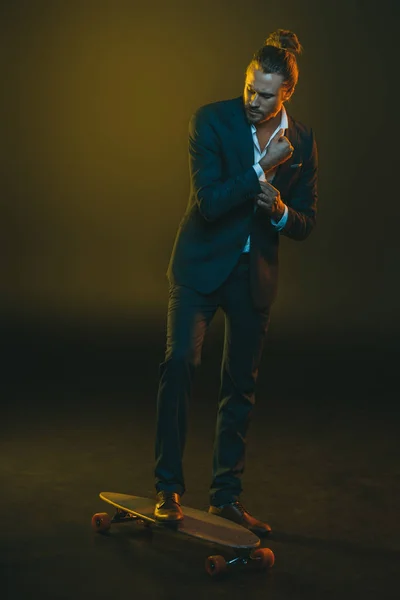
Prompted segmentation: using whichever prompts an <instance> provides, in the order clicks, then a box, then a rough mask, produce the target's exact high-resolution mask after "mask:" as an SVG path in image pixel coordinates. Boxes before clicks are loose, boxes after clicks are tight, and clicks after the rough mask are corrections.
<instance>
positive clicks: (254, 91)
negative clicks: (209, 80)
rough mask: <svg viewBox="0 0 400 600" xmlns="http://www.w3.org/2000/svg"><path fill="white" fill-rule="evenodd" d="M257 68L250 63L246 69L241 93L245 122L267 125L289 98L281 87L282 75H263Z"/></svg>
mask: <svg viewBox="0 0 400 600" xmlns="http://www.w3.org/2000/svg"><path fill="white" fill-rule="evenodd" d="M258 66H259V65H256V64H254V63H252V64H251V65H250V66H249V68H248V69H247V74H246V81H245V84H244V93H243V101H244V107H245V111H246V117H247V121H248V122H249V123H252V124H254V125H257V124H259V123H267V122H268V121H269V120H270V119H272V118H273V117H275V116H276V115H277V114H278V113H279V112H280V110H281V108H282V103H283V102H284V101H285V100H288V99H289V97H290V94H287V92H286V91H285V87H284V86H283V85H282V84H283V77H282V75H277V74H276V73H263V71H261V70H259V68H257V67H258ZM251 109H254V111H255V112H252V111H251Z"/></svg>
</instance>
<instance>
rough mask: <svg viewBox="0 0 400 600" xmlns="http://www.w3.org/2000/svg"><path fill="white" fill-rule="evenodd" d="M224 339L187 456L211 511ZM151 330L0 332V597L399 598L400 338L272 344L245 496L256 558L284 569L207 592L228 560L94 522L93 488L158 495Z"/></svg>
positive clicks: (158, 341) (204, 386) (211, 352)
mask: <svg viewBox="0 0 400 600" xmlns="http://www.w3.org/2000/svg"><path fill="white" fill-rule="evenodd" d="M151 325H153V327H151ZM221 327H222V325H221V322H220V324H219V325H218V324H217V325H216V326H215V328H214V330H213V331H212V332H210V335H209V338H208V340H206V342H205V345H204V349H203V363H202V365H201V367H200V370H201V371H200V372H199V374H198V375H197V376H196V377H197V379H196V380H195V387H194V393H193V399H192V406H191V413H190V431H189V441H188V446H187V450H186V454H185V472H186V480H187V492H186V494H185V496H184V498H183V504H186V505H188V506H192V507H194V508H200V509H207V506H208V504H207V502H208V494H207V492H208V485H209V483H210V473H211V470H210V469H211V451H212V441H213V430H214V422H215V411H216V404H215V401H216V396H217V390H218V382H219V365H220V355H221V349H222V328H221ZM141 331H142V330H141V329H140V328H139V327H136V328H135V327H126V328H114V329H113V328H108V329H107V328H105V329H104V328H101V327H99V326H98V327H97V328H90V327H87V328H86V327H85V326H82V325H80V326H76V327H74V326H69V327H61V326H59V327H57V326H55V325H54V324H53V325H51V326H47V327H45V326H44V327H38V326H37V325H36V326H32V327H31V328H29V327H25V328H24V327H20V328H19V329H18V328H15V327H14V328H12V327H10V328H9V330H8V331H7V332H6V335H5V336H4V337H3V341H5V348H6V350H7V352H6V354H5V360H4V361H3V367H4V377H3V384H2V388H3V391H2V397H3V413H2V419H1V437H0V440H1V442H0V443H1V446H0V448H1V453H0V467H1V469H0V478H1V479H0V484H1V489H2V494H1V496H0V510H1V514H2V518H3V521H2V527H1V529H2V533H1V538H0V539H1V542H0V569H1V582H2V585H1V587H2V593H1V596H2V597H3V598H7V600H16V599H20V598H21V599H22V598H27V597H29V598H41V599H42V600H45V599H52V600H54V599H68V600H69V599H71V600H72V599H74V600H80V599H82V600H83V599H85V600H88V599H91V598H96V599H103V598H104V599H106V598H107V599H109V598H111V597H112V598H126V597H132V598H134V597H136V598H140V599H147V598H148V599H154V600H158V599H163V600H175V599H180V598H182V599H183V598H185V599H186V598H199V599H200V598H206V597H208V598H209V599H213V598H229V599H230V600H231V599H235V598H243V595H257V596H258V595H259V594H262V595H263V596H262V597H267V598H268V600H287V599H290V600H292V599H293V600H303V599H304V600H305V599H307V600H310V599H314V598H315V599H318V600H322V599H324V600H330V599H332V600H333V599H334V600H336V599H338V600H339V599H340V600H344V599H352V600H354V599H358V598H360V599H361V598H362V599H363V600H369V599H372V598H374V599H376V598H379V599H380V600H389V599H393V600H394V599H395V598H396V599H398V598H399V597H400V591H399V582H398V580H399V565H400V563H399V559H400V536H399V534H400V519H399V505H400V504H399V489H400V460H399V458H400V452H399V412H400V411H399V402H398V399H399V394H398V390H397V389H396V387H397V385H396V383H397V376H396V369H397V364H396V359H395V357H396V344H395V340H391V341H390V342H387V341H386V340H385V339H384V338H380V339H379V340H378V342H377V341H376V340H375V342H374V341H371V340H370V341H369V342H366V340H365V339H364V340H358V341H357V340H354V339H352V341H351V343H350V342H349V341H348V340H347V341H346V340H345V339H341V340H335V342H334V343H333V342H332V341H331V340H329V342H328V337H327V336H323V335H322V334H321V335H319V336H318V335H316V336H314V337H312V336H311V337H307V341H305V337H304V336H300V335H297V336H296V335H294V334H293V335H292V336H291V337H289V336H287V335H286V336H281V337H280V336H279V335H278V334H277V333H276V332H275V334H271V337H270V340H269V344H268V345H267V346H266V349H265V352H264V355H263V362H262V365H261V368H260V374H259V380H258V387H257V402H256V407H255V410H254V416H253V421H252V423H251V427H250V432H249V437H248V451H247V463H246V471H245V475H244V480H243V483H244V494H243V497H242V500H243V502H244V504H245V505H246V506H247V508H248V510H249V511H250V512H251V513H252V514H254V515H255V516H257V517H259V518H261V519H264V520H266V521H267V522H269V523H270V525H271V526H272V529H273V533H272V535H271V536H270V537H269V538H268V539H264V540H263V541H262V545H263V546H267V547H269V548H271V549H272V550H273V552H274V554H275V559H276V562H275V565H274V566H273V567H272V568H271V569H270V570H268V571H266V572H250V571H249V570H246V569H243V570H237V571H235V572H232V573H230V574H229V575H228V576H226V577H222V578H219V579H215V578H211V577H210V576H209V575H208V574H207V573H206V572H205V569H204V560H205V558H206V557H207V556H208V555H209V554H213V553H216V552H217V551H218V552H220V550H219V549H215V548H213V547H209V546H207V545H205V544H202V543H198V542H196V541H195V540H190V539H187V538H183V537H179V536H176V537H175V536H170V535H168V534H166V533H164V532H159V531H158V530H157V531H152V530H148V529H145V528H143V527H140V526H138V525H137V524H132V523H127V524H121V525H117V526H114V528H113V529H112V530H111V532H110V533H109V534H108V535H100V534H98V533H95V532H93V531H92V529H91V517H92V515H93V513H94V512H98V511H104V510H106V511H107V510H109V509H108V507H107V506H106V505H105V504H104V503H103V502H102V501H101V500H100V498H99V492H100V491H117V492H123V493H132V494H135V495H140V496H149V495H150V496H151V497H153V495H154V489H153V481H152V468H153V439H154V417H155V395H156V391H157V372H158V363H159V362H160V361H161V360H162V354H163V350H164V346H163V345H164V337H163V336H164V332H163V329H162V326H161V327H159V326H158V325H156V324H154V323H153V324H150V323H149V324H148V328H147V330H146V332H145V333H142V332H141ZM200 373H201V374H200ZM3 590H4V591H5V592H6V594H5V595H4V592H3ZM264 594H265V596H264Z"/></svg>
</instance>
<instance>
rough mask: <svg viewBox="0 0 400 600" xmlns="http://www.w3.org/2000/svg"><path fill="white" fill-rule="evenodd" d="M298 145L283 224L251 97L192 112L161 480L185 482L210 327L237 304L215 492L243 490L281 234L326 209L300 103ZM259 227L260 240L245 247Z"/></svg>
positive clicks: (163, 370)
mask: <svg viewBox="0 0 400 600" xmlns="http://www.w3.org/2000/svg"><path fill="white" fill-rule="evenodd" d="M288 125H289V127H288V129H287V130H286V132H285V135H286V137H288V139H289V140H290V142H291V144H292V146H293V147H294V152H293V155H292V156H291V158H289V159H288V160H287V161H286V162H284V163H283V164H281V165H280V166H279V167H278V169H277V171H276V173H275V177H274V179H273V181H272V185H273V186H274V187H276V188H277V189H278V190H279V191H280V194H281V198H282V200H283V202H284V203H285V204H286V205H287V207H288V218H287V222H286V225H285V227H284V228H283V229H282V230H281V231H277V230H276V229H275V227H274V226H273V225H272V223H271V220H270V216H269V215H268V214H267V213H266V212H265V211H264V210H263V209H262V208H260V207H257V208H256V209H255V206H256V204H255V196H256V195H257V194H258V193H260V192H261V186H260V183H259V180H258V176H257V174H256V172H255V170H254V168H253V164H254V142H253V137H252V132H251V126H250V124H249V123H248V122H247V120H246V115H245V111H244V105H243V98H242V96H239V97H237V98H233V99H229V100H223V101H220V102H214V103H211V104H207V105H205V106H201V107H200V108H199V109H198V110H197V111H196V112H195V113H194V114H193V115H192V117H191V119H190V123H189V170H190V195H189V201H188V204H187V208H186V211H185V214H184V215H183V218H182V219H181V222H180V224H179V227H178V231H177V234H176V238H175V242H174V246H173V250H172V254H171V258H170V261H169V265H168V269H167V277H168V280H169V302H168V316H167V340H166V351H165V359H164V361H163V362H162V363H161V364H160V368H159V387H158V395H157V419H156V442H155V455H156V456H155V458H156V461H155V487H156V489H157V491H160V490H169V491H176V492H178V493H180V494H181V495H182V494H183V493H184V491H185V482H184V475H183V469H182V458H183V452H184V448H185V440H186V430H187V416H188V405H189V401H190V398H191V394H192V385H193V380H194V373H195V370H196V367H197V366H198V365H200V363H201V349H202V344H203V340H204V336H205V333H206V331H207V328H208V326H209V324H210V322H211V320H212V318H213V316H214V315H215V313H216V311H217V310H218V308H221V309H222V310H223V312H224V315H225V339H224V349H223V356H222V363H221V385H220V390H219V397H218V410H217V422H216V432H215V442H214V452H213V464H212V479H211V485H210V503H211V504H214V505H220V504H224V503H227V502H232V501H234V500H236V499H238V498H239V495H240V493H241V491H242V484H241V479H242V475H243V471H244V462H245V446H246V435H247V431H248V426H249V422H250V419H251V413H252V408H253V406H254V398H255V384H256V380H257V375H258V366H259V363H260V360H261V354H262V349H263V345H264V340H265V337H266V333H267V329H268V324H269V319H270V309H271V306H272V304H273V302H274V300H275V296H276V291H277V279H278V249H279V238H280V235H286V236H288V237H290V238H292V239H294V240H304V239H305V238H306V237H307V236H308V235H309V234H310V232H311V231H312V229H313V227H314V225H315V221H316V211H317V168H318V164H317V163H318V157H317V145H316V141H315V137H314V134H313V131H312V129H311V128H309V127H307V126H305V125H304V124H302V123H300V122H299V121H296V120H295V119H293V118H292V117H291V116H290V115H289V114H288ZM249 235H250V252H249V253H243V249H244V247H245V244H246V240H247V238H248V236H249Z"/></svg>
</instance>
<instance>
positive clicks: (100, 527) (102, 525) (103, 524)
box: [92, 512, 111, 533]
mask: <svg viewBox="0 0 400 600" xmlns="http://www.w3.org/2000/svg"><path fill="white" fill-rule="evenodd" d="M110 527H111V519H110V516H109V515H108V514H107V513H105V512H104V513H96V514H94V515H93V517H92V528H93V529H94V530H95V531H97V532H98V533H102V532H103V531H108V530H109V529H110Z"/></svg>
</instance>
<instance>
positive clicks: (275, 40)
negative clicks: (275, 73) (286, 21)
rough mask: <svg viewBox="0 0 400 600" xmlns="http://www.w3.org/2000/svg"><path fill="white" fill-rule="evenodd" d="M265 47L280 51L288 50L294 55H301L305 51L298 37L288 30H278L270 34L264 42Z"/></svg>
mask: <svg viewBox="0 0 400 600" xmlns="http://www.w3.org/2000/svg"><path fill="white" fill-rule="evenodd" d="M264 46H275V47H276V48H279V49H280V50H288V51H289V52H292V53H293V54H300V53H301V51H302V50H303V47H302V46H301V44H300V42H299V40H298V37H297V35H296V34H295V33H293V31H289V30H288V29H277V30H276V31H274V32H273V33H270V34H269V36H268V37H267V39H266V40H265V42H264Z"/></svg>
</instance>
